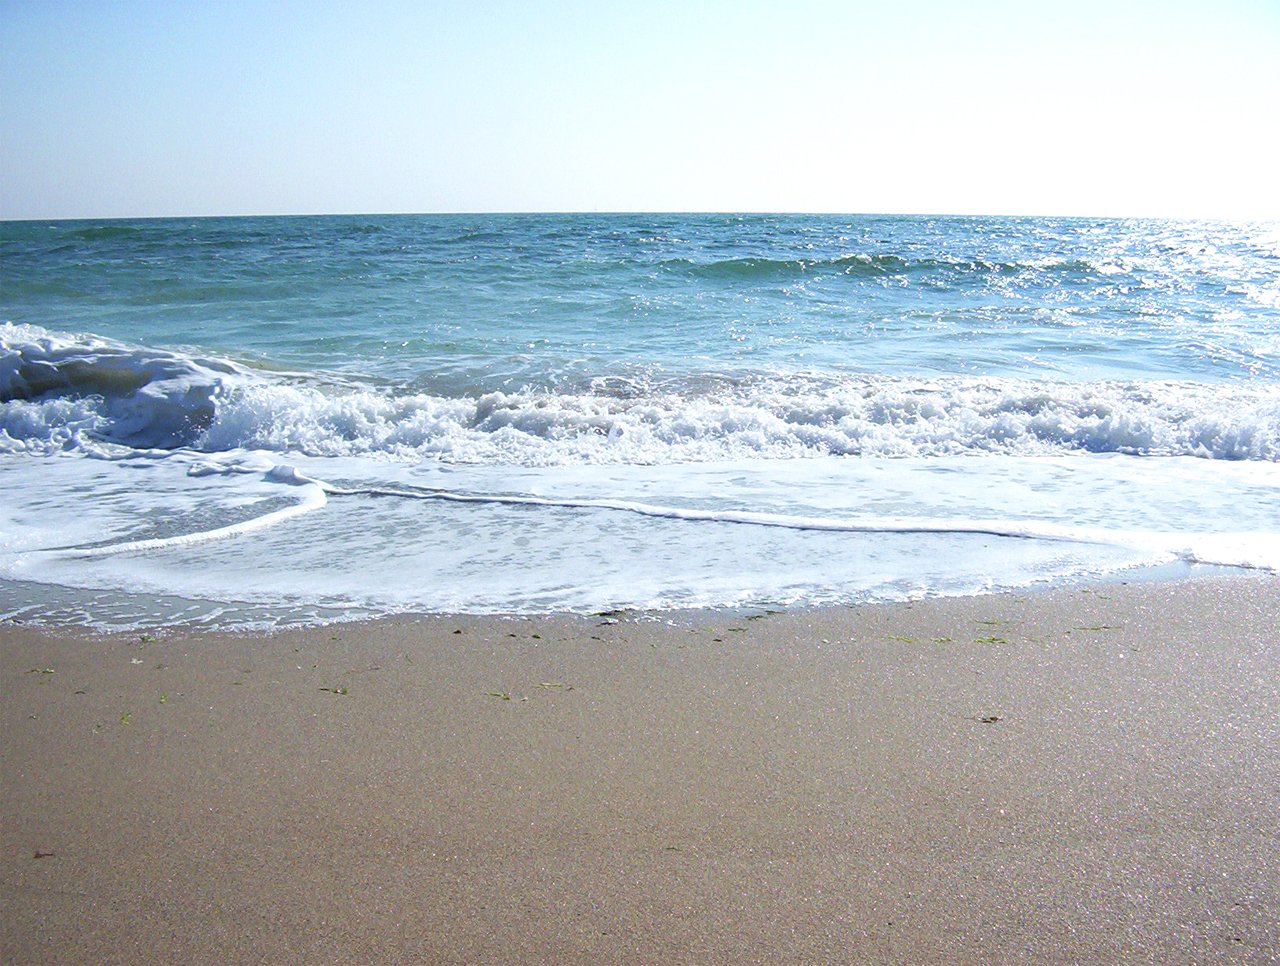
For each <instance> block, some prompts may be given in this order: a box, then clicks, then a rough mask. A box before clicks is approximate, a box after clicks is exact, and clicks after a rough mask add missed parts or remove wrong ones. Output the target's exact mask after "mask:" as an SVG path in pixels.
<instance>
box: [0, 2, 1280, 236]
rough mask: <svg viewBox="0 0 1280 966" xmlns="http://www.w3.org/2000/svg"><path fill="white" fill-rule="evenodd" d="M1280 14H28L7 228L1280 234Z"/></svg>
mask: <svg viewBox="0 0 1280 966" xmlns="http://www.w3.org/2000/svg"><path fill="white" fill-rule="evenodd" d="M1277 105H1280V0H1204V2H1179V0H1160V2H1136V0H1109V2H1097V0H1080V2H1073V3H1065V2H1063V3H1035V2H1030V0H1028V2H1000V0H971V2H941V0H916V2H910V0H906V2H901V3H892V2H886V0H877V2H862V0H849V2H844V3H840V2H827V0H796V2H791V3H780V2H775V3H763V2H761V3H756V2H749V0H739V2H704V3H698V2H696V0H684V2H679V3H665V2H654V0H649V2H634V3H611V2H608V0H594V2H583V3H577V2H572V3H544V2H537V0H529V2H523V3H516V2H513V3H507V2H484V0H471V2H453V0H447V2H436V3H430V2H419V3H413V2H390V0H387V2H377V0H367V2H351V3H339V2H323V0H307V2H296V3H292V2H271V0H260V2H243V0H219V2H212V0H210V2H182V0H160V2H150V0H98V2H89V0H82V2H75V0H0V218H33V217H35V218H55V217H113V216H141V215H199V214H272V213H319V212H392V211H591V210H606V211H656V210H663V211H831V212H956V213H977V214H1005V213H1013V214H1101V215H1172V216H1178V215H1190V216H1211V217H1212V216H1223V217H1271V218H1275V217H1280V177H1277V175H1276V174H1275V171H1276V170H1277V169H1280V151H1278V150H1277V148H1278V147H1280V133H1278V131H1280V124H1278V123H1277V120H1276V116H1277V110H1278V109H1277Z"/></svg>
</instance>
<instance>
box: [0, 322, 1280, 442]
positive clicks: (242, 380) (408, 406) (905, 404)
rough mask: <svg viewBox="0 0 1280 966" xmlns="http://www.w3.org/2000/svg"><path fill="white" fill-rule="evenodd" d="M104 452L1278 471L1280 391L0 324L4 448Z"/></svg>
mask: <svg viewBox="0 0 1280 966" xmlns="http://www.w3.org/2000/svg"><path fill="white" fill-rule="evenodd" d="M624 382H625V381H624ZM104 445H106V446H124V447H129V448H133V449H175V448H189V449H193V450H197V451H204V452H221V451H227V450H234V449H257V450H268V451H274V452H280V453H301V454H306V455H311V456H350V455H361V456H363V455H385V456H387V457H391V458H395V459H404V460H438V461H446V462H459V463H484V464H518V465H529V466H549V465H572V464H621V463H630V464H653V463H667V462H717V461H723V460H734V459H742V458H755V457H767V458H796V457H806V456H827V455H841V456H953V455H964V454H975V455H981V454H1007V455H1051V454H1061V453H1070V452H1090V453H1123V454H1130V455H1141V456H1147V455H1149V456H1196V457H1202V458H1208V459H1229V460H1265V461H1277V460H1280V387H1277V386H1274V385H1251V384H1230V385H1215V386H1212V387H1210V386H1206V385H1202V384H1197V383H1186V382H1168V381H1162V382H1138V381H1133V382H1119V381H1110V382H1090V383H1071V382H1048V381H1038V380H1031V379H1016V378H981V379H978V378H963V377H940V378H934V379H921V378H908V377H888V376H873V375H862V374H850V375H816V374H803V373H792V374H778V373H762V374H756V375H754V376H751V377H749V378H745V379H741V380H735V381H729V380H716V379H704V380H701V381H698V382H689V383H688V384H685V385H682V384H679V383H673V382H670V381H667V382H664V383H662V386H661V388H655V387H652V386H641V385H637V384H632V383H629V382H626V383H625V384H623V385H619V384H617V381H616V380H615V381H611V382H609V383H605V382H603V381H601V382H599V383H596V384H595V385H589V386H585V387H582V388H581V389H580V390H578V389H574V390H569V391H563V392H552V391H548V390H535V389H526V390H519V391H512V392H492V393H486V394H475V395H459V396H443V395H433V394H430V393H422V392H414V391H409V390H405V389H400V390H396V389H381V388H375V387H373V386H360V385H352V384H351V383H344V382H338V381H332V382H321V381H318V380H315V379H310V380H302V379H301V378H299V377H296V376H291V375H288V374H285V375H282V374H279V373H274V372H262V371H257V370H252V369H249V368H247V367H245V366H242V365H240V364H238V363H235V362H232V361H230V360H227V359H219V358H196V357H193V356H187V355H183V354H182V353H178V352H172V351H167V350H159V349H153V348H148V347H144V346H130V345H126V344H123V343H118V342H114V341H111V340H107V339H102V338H99V337H96V336H87V335H67V334H60V333H52V332H49V331H47V330H44V329H40V328H38V327H34V326H23V325H9V324H6V325H0V451H8V452H21V451H25V452H31V453H46V452H55V451H59V450H67V449H83V450H86V451H90V452H93V451H95V450H96V449H101V447H102V446H104Z"/></svg>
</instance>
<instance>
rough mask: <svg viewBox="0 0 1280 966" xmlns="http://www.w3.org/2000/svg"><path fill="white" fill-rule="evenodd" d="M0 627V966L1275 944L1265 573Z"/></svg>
mask: <svg viewBox="0 0 1280 966" xmlns="http://www.w3.org/2000/svg"><path fill="white" fill-rule="evenodd" d="M0 641H2V644H0V669H2V673H0V680H2V682H3V696H4V700H3V701H0V722H2V726H3V733H4V735H5V738H4V741H3V744H2V745H0V766H2V774H0V777H2V782H0V802H2V810H0V822H2V825H0V828H2V829H3V836H2V839H3V844H4V848H3V854H2V858H0V862H2V866H0V960H2V961H3V962H5V963H15V964H16V963H38V962H64V963H83V962H95V963H111V962H174V963H177V962H183V963H249V962H273V963H286V962H309V963H315V962H459V963H461V962H467V963H478V962H481V963H487V962H517V961H525V962H529V961H542V962H584V963H597V962H637V963H639V962H648V963H653V962H726V963H727V962H810V963H812V962H857V961H875V962H1019V961H1025V962H1047V961H1074V962H1100V961H1105V962H1117V961H1159V962H1200V963H1203V962H1214V961H1221V962H1266V961H1274V960H1275V959H1276V958H1277V957H1280V861H1278V860H1277V856H1280V579H1277V578H1276V577H1274V576H1250V577H1239V578H1216V577H1215V578H1203V579H1198V580H1194V581H1185V582H1178V583H1136V584H1127V585H1121V584H1100V585H1093V586H1088V587H1071V588H1063V589H1058V590H1053V591H1045V592H1034V593H1019V594H1005V595H996V596H987V597H974V598H959V599H940V600H929V601H923V602H917V603H914V604H896V605H883V606H879V605H878V606H868V607H861V608H841V609H819V610H798V611H794V612H786V613H767V612H762V611H755V612H753V611H746V612H742V613H728V612H699V613H693V614H681V615H677V616H665V617H663V618H661V619H654V618H652V617H646V616H645V615H634V614H622V615H613V616H607V617H606V616H600V617H594V618H578V617H545V618H518V619H517V618H479V617H430V618H422V619H418V620H407V619H401V620H384V621H378V622H372V623H360V624H346V625H337V626H329V627H323V628H315V629H309V630H302V631H288V632H280V633H276V634H272V635H256V636H255V635H214V634H197V633H184V632H177V631H172V630H166V629H163V628H158V629H156V630H155V631H153V632H151V633H148V634H140V633H132V634H123V635H97V634H91V633H88V632H84V631H63V630H54V629H40V628H35V627H27V626H19V625H5V626H0Z"/></svg>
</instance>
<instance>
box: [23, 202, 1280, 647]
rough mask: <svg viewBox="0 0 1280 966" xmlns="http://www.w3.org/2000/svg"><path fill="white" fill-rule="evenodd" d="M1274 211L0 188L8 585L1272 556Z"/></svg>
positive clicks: (519, 579)
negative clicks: (737, 206) (464, 206)
mask: <svg viewBox="0 0 1280 966" xmlns="http://www.w3.org/2000/svg"><path fill="white" fill-rule="evenodd" d="M1278 461H1280V226H1278V225H1275V224H1255V225H1245V224H1215V223H1204V222H1162V221H1119V220H1085V219H1009V218H902V217H870V216H864V217H834V216H764V215H759V216H713V215H592V216H586V215H523V216H520V215H508V216H488V215H476V216H352V217H323V218H321V217H305V218H227V219H196V220H181V219H166V220H147V221H109V222H55V223H38V222H22V223H14V222H10V223H4V224H0V487H2V489H0V525H2V530H0V612H3V613H7V614H10V615H16V616H25V617H34V616H42V617H44V618H46V619H48V618H52V619H63V620H72V621H80V622H91V623H104V624H116V625H132V624H141V623H147V622H151V621H159V620H163V621H189V622H195V623H212V624H215V625H220V626H237V625H242V624H252V623H268V624H271V623H281V622H291V621H298V620H312V619H337V618H341V617H347V616H361V615H365V614H374V613H388V612H404V611H433V610H468V611H530V610H546V609H569V610H581V611H591V610H601V609H609V608H614V607H624V606H643V607H656V608H663V607H683V606H690V605H721V604H725V605H737V604H752V605H763V604H785V603H794V602H805V603H808V602H814V603H816V602H838V601H860V600H868V599H887V598H897V597H904V596H918V595H922V594H933V593H972V592H977V591H981V590H986V589H991V588H995V587H1013V586H1025V585H1028V584H1036V583H1043V582H1049V581H1056V580H1063V579H1082V578H1094V577H1099V576H1103V575H1107V574H1114V573H1121V574H1125V573H1133V572H1137V571H1138V569H1140V568H1149V567H1152V566H1158V565H1162V564H1167V563H1169V562H1176V563H1180V564H1182V565H1190V564H1197V563H1202V564H1214V565H1222V566H1233V567H1248V568H1264V569H1272V570H1274V569H1276V568H1277V567H1280V500H1278V499H1277V497H1280V468H1278V467H1277V462H1278Z"/></svg>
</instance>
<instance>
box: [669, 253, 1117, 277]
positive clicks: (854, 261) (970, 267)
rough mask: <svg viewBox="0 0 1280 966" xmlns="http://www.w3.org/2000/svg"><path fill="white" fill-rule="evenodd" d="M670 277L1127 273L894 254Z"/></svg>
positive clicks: (752, 262)
mask: <svg viewBox="0 0 1280 966" xmlns="http://www.w3.org/2000/svg"><path fill="white" fill-rule="evenodd" d="M662 265H663V267H664V268H665V269H667V270H668V271H673V272H681V273H687V274H689V275H692V276H694V277H697V278H704V279H738V280H742V281H752V280H761V281H767V280H769V279H776V278H785V277H789V276H806V275H813V274H840V275H848V276H856V277H865V278H875V277H881V276H913V277H914V276H927V275H941V276H946V277H963V276H969V275H979V276H983V277H990V276H1017V275H1022V274H1024V273H1036V274H1041V275H1050V276H1059V277H1062V278H1064V279H1074V280H1077V281H1085V280H1094V281H1096V280H1097V279H1098V278H1099V277H1100V276H1114V275H1118V274H1122V273H1124V272H1127V271H1128V269H1127V268H1126V267H1124V266H1123V265H1122V264H1120V263H1118V262H1115V261H1102V260H1099V261H1094V260H1090V259H1052V258H1037V259H1033V260H1028V261H1000V260H988V259H981V258H938V257H909V256H901V255H896V254H893V253H887V252H882V253H878V254H863V253H856V254H848V255H840V256H837V257H834V258H765V257H758V256H756V257H744V258H726V259H718V260H713V261H694V260H692V259H687V258H678V259H670V260H668V261H666V262H663V263H662Z"/></svg>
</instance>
